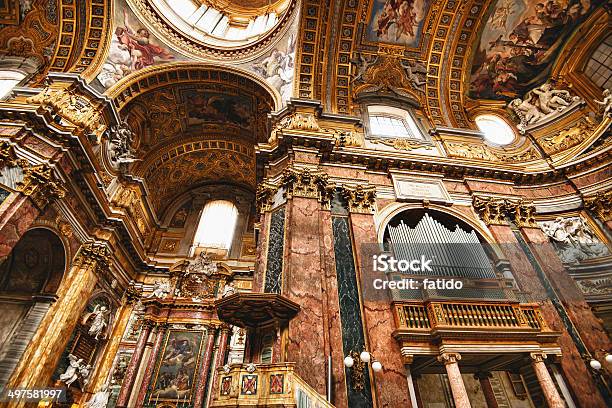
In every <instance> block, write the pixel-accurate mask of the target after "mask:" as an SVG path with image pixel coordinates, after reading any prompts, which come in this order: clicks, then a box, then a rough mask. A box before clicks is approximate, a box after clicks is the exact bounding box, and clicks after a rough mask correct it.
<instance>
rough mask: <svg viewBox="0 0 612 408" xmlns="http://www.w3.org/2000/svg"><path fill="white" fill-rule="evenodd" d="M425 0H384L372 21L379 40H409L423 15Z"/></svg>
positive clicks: (394, 41) (413, 36)
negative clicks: (422, 9) (423, 0)
mask: <svg viewBox="0 0 612 408" xmlns="http://www.w3.org/2000/svg"><path fill="white" fill-rule="evenodd" d="M423 3H425V2H419V1H418V0H386V1H385V3H384V5H383V6H382V10H381V12H380V13H379V14H378V16H377V17H376V21H375V22H374V27H372V28H373V29H374V33H375V34H376V37H377V38H378V39H379V40H382V41H390V42H393V43H397V42H399V41H402V40H405V41H411V40H413V39H414V38H415V36H416V34H417V33H416V29H417V27H418V25H419V23H420V21H421V20H422V19H423V17H424V13H423V11H421V10H420V9H419V8H420V7H423V6H424V4H423Z"/></svg>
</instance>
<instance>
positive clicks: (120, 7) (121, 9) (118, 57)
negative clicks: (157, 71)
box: [97, 0, 176, 88]
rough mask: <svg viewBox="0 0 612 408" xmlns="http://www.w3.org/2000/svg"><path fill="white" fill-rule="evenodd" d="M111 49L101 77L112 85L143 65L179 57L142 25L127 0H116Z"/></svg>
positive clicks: (100, 74) (109, 85)
mask: <svg viewBox="0 0 612 408" xmlns="http://www.w3.org/2000/svg"><path fill="white" fill-rule="evenodd" d="M114 22H115V24H114V32H113V38H112V41H111V44H110V50H109V54H108V57H107V59H106V62H105V63H104V65H103V66H102V71H101V72H100V73H99V74H98V77H97V78H98V80H99V81H100V83H101V84H102V86H103V87H104V88H109V87H111V86H113V85H114V84H116V83H117V82H119V81H120V80H121V79H122V78H124V77H126V76H127V75H129V74H131V73H132V72H135V71H139V70H141V69H143V68H146V67H149V66H151V65H156V64H159V63H166V62H170V61H173V60H175V59H176V56H175V55H174V54H173V53H172V51H171V50H170V49H169V48H167V47H166V46H164V45H163V43H162V42H161V41H159V40H158V39H157V38H155V37H154V36H153V35H152V34H151V33H150V32H149V30H147V29H146V28H144V27H143V25H142V24H141V23H140V22H139V21H138V19H137V18H136V16H134V14H133V13H132V12H131V10H130V8H129V6H128V5H127V4H126V3H125V0H119V1H117V4H116V6H115V16H114Z"/></svg>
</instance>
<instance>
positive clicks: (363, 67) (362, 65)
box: [351, 53, 378, 82]
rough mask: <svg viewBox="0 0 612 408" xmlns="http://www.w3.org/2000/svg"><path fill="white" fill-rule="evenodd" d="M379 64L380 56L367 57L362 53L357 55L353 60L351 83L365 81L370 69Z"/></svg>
mask: <svg viewBox="0 0 612 408" xmlns="http://www.w3.org/2000/svg"><path fill="white" fill-rule="evenodd" d="M377 62H378V55H374V56H365V55H364V54H362V53H357V55H356V56H355V57H354V58H353V59H351V65H352V66H353V79H352V80H351V81H352V82H358V81H363V80H364V78H365V74H366V73H367V72H368V70H369V69H370V67H372V66H374V65H375V64H376V63H377Z"/></svg>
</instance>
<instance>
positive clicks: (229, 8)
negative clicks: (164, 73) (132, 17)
mask: <svg viewBox="0 0 612 408" xmlns="http://www.w3.org/2000/svg"><path fill="white" fill-rule="evenodd" d="M126 1H127V3H128V5H129V6H130V7H131V9H132V11H133V12H134V13H135V14H136V16H137V17H138V19H139V20H140V21H141V22H143V24H144V25H146V26H147V28H148V29H149V30H150V31H151V32H152V33H153V34H155V35H156V36H157V37H158V38H162V39H166V40H167V41H169V42H170V43H171V44H172V46H173V47H174V48H175V49H176V50H177V51H179V52H180V53H182V54H183V55H185V56H187V57H190V58H193V59H199V60H202V59H204V60H224V61H237V62H246V61H248V60H251V59H254V58H257V57H259V56H260V55H261V54H263V53H264V52H265V51H266V49H267V48H268V47H269V46H270V45H272V44H274V43H275V42H276V41H277V40H278V39H279V38H282V37H283V36H284V35H285V34H286V32H287V30H288V29H289V28H290V27H291V21H293V19H294V17H295V16H294V14H297V13H295V11H296V3H297V0H278V1H275V2H272V4H270V5H268V6H266V7H260V4H259V3H262V2H261V1H253V2H251V1H243V0H235V1H234V0H231V1H230V0H210V1H204V0H197V1H196V0H182V1H181V2H180V3H190V2H194V3H196V2H197V3H198V4H199V3H201V4H199V7H198V8H196V9H195V11H194V12H191V10H189V11H188V12H187V13H188V14H189V13H191V14H190V15H189V18H188V19H185V18H184V17H180V16H179V14H178V11H176V12H175V6H174V2H171V1H169V0H126ZM170 4H172V6H170ZM194 7H197V6H196V5H194ZM209 8H210V9H211V10H212V9H214V10H215V11H217V10H221V11H220V13H221V14H220V15H222V16H223V17H222V18H221V19H220V20H219V21H216V20H215V21H212V23H211V21H208V20H206V21H204V19H205V18H206V17H207V15H206V10H207V9H209ZM275 10H278V12H279V13H280V14H279V15H276V14H275ZM164 13H165V14H164ZM257 13H266V14H265V15H259V17H261V18H257V15H258V14H257ZM264 16H265V17H266V18H267V17H269V16H273V17H274V19H273V21H274V24H273V25H272V26H270V27H267V26H266V27H265V29H264V30H263V31H262V30H257V29H256V28H255V32H256V33H258V34H254V35H251V36H246V37H244V38H242V37H241V34H240V33H241V32H247V31H249V30H251V31H252V29H253V26H256V25H257V24H256V23H257V22H258V21H259V20H261V19H262V18H263V17H264ZM198 18H199V19H201V20H202V21H203V24H198V23H197V21H199V20H198ZM270 18H272V17H270ZM267 21H270V19H269V18H268V20H267ZM213 23H214V24H213ZM211 24H212V26H213V28H212V29H211V30H212V32H207V30H208V27H210V26H211ZM220 25H224V26H227V29H226V30H225V34H229V35H228V36H226V37H224V35H222V34H223V33H221V32H217V31H219V30H218V27H219V26H220ZM211 30H208V31H211ZM260 31H261V32H260ZM236 33H238V34H236Z"/></svg>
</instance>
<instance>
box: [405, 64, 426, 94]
mask: <svg viewBox="0 0 612 408" xmlns="http://www.w3.org/2000/svg"><path fill="white" fill-rule="evenodd" d="M401 65H402V68H404V71H405V72H406V75H407V76H408V80H409V81H410V83H411V84H412V86H413V87H414V88H415V89H418V90H419V91H425V84H426V83H427V67H425V65H423V64H421V63H420V62H417V61H402V62H401Z"/></svg>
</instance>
